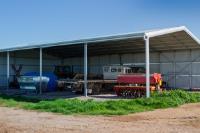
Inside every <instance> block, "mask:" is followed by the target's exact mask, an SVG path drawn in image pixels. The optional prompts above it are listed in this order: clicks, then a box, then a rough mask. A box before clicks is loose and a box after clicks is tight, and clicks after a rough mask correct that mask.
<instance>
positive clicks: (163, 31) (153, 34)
mask: <svg viewBox="0 0 200 133" xmlns="http://www.w3.org/2000/svg"><path fill="white" fill-rule="evenodd" d="M180 31H184V32H185V33H187V35H188V36H189V37H191V38H192V39H193V40H194V41H195V42H196V43H197V44H200V41H199V39H198V38H197V37H196V36H195V35H193V34H192V32H190V31H189V30H188V29H187V28H186V27H185V26H180V27H173V28H166V29H156V30H148V31H141V32H134V33H126V34H119V35H111V36H104V37H95V38H89V39H80V40H72V41H63V42H56V43H46V44H36V45H26V46H17V47H16V46H14V47H10V48H6V49H0V52H6V51H16V50H24V49H34V48H48V47H54V46H66V45H78V44H83V43H88V44H95V43H100V42H107V41H117V40H125V39H138V38H141V39H143V38H144V36H148V37H150V38H155V37H158V36H163V35H167V34H172V33H176V32H180Z"/></svg>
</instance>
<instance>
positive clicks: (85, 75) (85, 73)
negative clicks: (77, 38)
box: [84, 43, 88, 97]
mask: <svg viewBox="0 0 200 133" xmlns="http://www.w3.org/2000/svg"><path fill="white" fill-rule="evenodd" d="M87 67H88V66H87V43H85V44H84V95H85V97H87V74H88V73H87V69H88V68H87Z"/></svg>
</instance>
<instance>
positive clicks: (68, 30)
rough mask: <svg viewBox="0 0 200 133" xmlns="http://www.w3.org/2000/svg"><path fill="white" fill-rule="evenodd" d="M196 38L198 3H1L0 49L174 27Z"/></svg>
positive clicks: (178, 0) (102, 0)
mask: <svg viewBox="0 0 200 133" xmlns="http://www.w3.org/2000/svg"><path fill="white" fill-rule="evenodd" d="M182 25H184V26H186V27H188V28H189V29H190V30H191V31H192V32H193V33H194V34H195V35H196V36H197V37H199V38H200V1H199V0H0V47H1V48H9V47H13V46H20V45H32V44H42V43H50V42H57V41H68V40H75V39H83V38H91V37H98V36H106V35H112V34H120V33H127V32H137V31H143V30H150V29H158V28H168V27H175V26H182Z"/></svg>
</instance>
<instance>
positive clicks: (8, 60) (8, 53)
mask: <svg viewBox="0 0 200 133" xmlns="http://www.w3.org/2000/svg"><path fill="white" fill-rule="evenodd" d="M6 77H7V89H9V79H10V52H9V51H8V52H7V76H6Z"/></svg>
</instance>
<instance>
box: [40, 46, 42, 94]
mask: <svg viewBox="0 0 200 133" xmlns="http://www.w3.org/2000/svg"><path fill="white" fill-rule="evenodd" d="M40 94H42V48H40Z"/></svg>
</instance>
